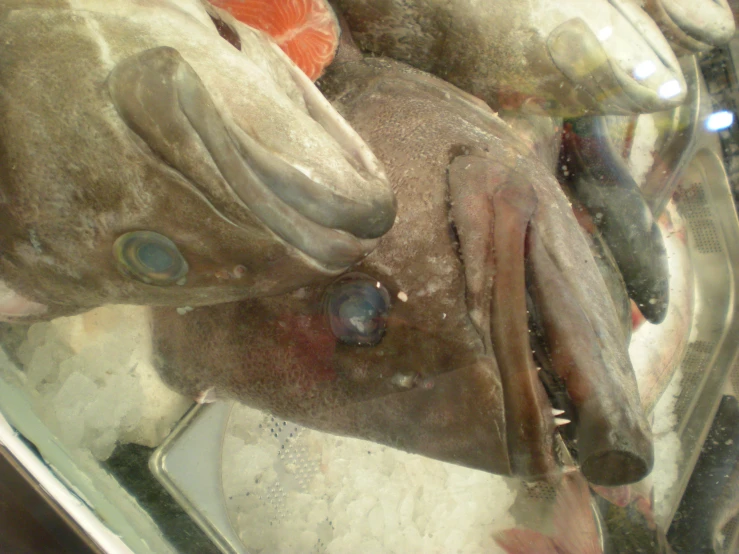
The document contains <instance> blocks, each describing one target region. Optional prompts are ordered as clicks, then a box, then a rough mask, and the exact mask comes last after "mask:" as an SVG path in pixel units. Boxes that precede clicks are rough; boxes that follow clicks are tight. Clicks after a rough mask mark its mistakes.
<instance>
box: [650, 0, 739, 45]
mask: <svg viewBox="0 0 739 554" xmlns="http://www.w3.org/2000/svg"><path fill="white" fill-rule="evenodd" d="M656 3H657V4H659V5H660V6H661V7H662V9H663V10H664V12H665V13H666V14H667V16H668V17H669V18H670V22H671V23H672V24H673V25H675V26H676V27H678V29H680V31H682V32H683V33H685V34H686V35H687V36H688V37H690V38H691V39H693V40H696V41H698V42H701V43H703V44H705V45H707V46H719V45H721V44H725V43H726V42H729V40H731V37H732V36H733V35H734V32H735V31H736V24H735V22H734V17H733V14H732V12H731V8H730V7H729V5H728V3H727V2H726V0H709V1H704V2H700V3H695V5H694V4H691V5H689V6H688V9H687V10H685V9H684V7H685V4H684V3H683V2H679V1H675V0H672V1H670V0H667V1H665V0H656ZM681 4H683V6H680V5H681ZM678 6H680V7H678ZM681 8H683V9H681ZM691 8H692V9H694V10H695V12H697V13H695V12H693V13H691V12H692V10H691ZM707 11H711V12H712V13H711V15H712V16H713V17H712V19H713V20H714V21H715V22H718V25H716V26H714V27H711V28H710V29H708V28H706V27H705V26H704V25H702V24H696V23H695V22H696V20H697V21H704V20H705V19H706V17H705V15H706V12H707ZM696 15H700V16H703V17H695V16H696Z"/></svg>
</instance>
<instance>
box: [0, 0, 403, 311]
mask: <svg viewBox="0 0 739 554" xmlns="http://www.w3.org/2000/svg"><path fill="white" fill-rule="evenodd" d="M0 38H1V40H2V41H3V44H4V45H5V47H4V48H3V51H2V53H0V60H1V61H2V67H3V68H4V69H3V70H1V71H0V183H1V184H0V320H5V321H16V322H20V321H22V322H31V321H37V320H43V319H52V318H54V317H59V316H62V315H71V314H75V313H81V312H84V311H86V310H89V309H92V308H94V307H96V306H100V305H103V304H142V305H166V306H176V307H182V308H185V307H192V306H199V305H204V304H212V303H218V302H228V301H236V300H239V299H243V298H250V297H256V296H264V295H273V294H280V293H283V292H285V291H288V290H294V289H296V288H299V287H301V286H303V285H305V284H307V283H312V282H322V281H324V280H332V279H333V278H335V277H336V276H337V275H339V274H341V273H342V272H344V271H345V270H346V269H347V268H349V267H351V266H352V265H353V264H354V263H356V262H357V261H359V260H361V259H363V258H364V257H365V256H366V255H367V254H368V253H369V252H370V251H371V250H372V249H373V248H374V247H375V246H376V244H377V240H378V238H379V237H380V236H382V235H383V234H384V233H386V232H387V230H388V229H389V228H390V227H391V226H392V224H393V221H394V218H395V209H396V208H395V198H394V195H393V192H392V189H391V187H390V184H389V182H388V180H387V176H386V175H385V173H384V169H383V168H382V166H381V164H380V163H379V161H378V160H377V158H376V157H375V156H374V154H373V153H372V152H371V150H370V149H369V147H368V146H367V145H366V143H365V142H364V141H363V140H362V139H360V137H359V136H358V135H357V133H356V132H355V131H354V130H353V129H352V128H351V127H350V126H349V125H348V124H347V123H346V121H345V120H344V119H343V118H342V117H341V116H340V115H339V114H338V113H337V112H336V110H334V109H333V108H332V107H331V106H330V104H329V103H328V102H327V101H326V100H325V98H324V97H323V96H322V95H321V94H320V92H319V91H318V90H317V89H316V88H315V86H314V85H313V83H312V82H311V81H310V80H309V79H308V78H307V77H306V76H305V74H304V73H303V72H301V71H300V70H299V69H298V68H297V67H296V66H295V65H294V64H293V63H292V62H291V61H290V60H289V58H288V57H287V56H286V55H285V54H284V53H283V52H282V51H281V50H280V49H279V48H278V47H277V46H276V45H275V44H274V42H273V41H272V40H271V39H270V38H269V37H268V36H267V35H265V34H264V33H263V32H261V31H259V30H256V29H252V28H250V27H248V26H246V25H244V24H242V23H240V22H238V21H236V20H234V19H233V17H231V16H230V15H228V14H227V13H225V12H223V11H222V10H219V9H217V8H215V7H213V6H211V5H210V4H209V3H207V2H201V1H199V0H182V1H174V0H157V1H154V2H141V1H138V0H122V1H120V2H106V1H101V0H80V1H75V2H64V1H61V0H33V1H30V2H16V1H11V0H4V1H3V2H0Z"/></svg>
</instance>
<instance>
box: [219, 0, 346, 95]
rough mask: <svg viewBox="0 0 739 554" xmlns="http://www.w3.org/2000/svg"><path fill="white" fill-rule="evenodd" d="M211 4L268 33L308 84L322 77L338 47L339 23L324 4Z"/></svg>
mask: <svg viewBox="0 0 739 554" xmlns="http://www.w3.org/2000/svg"><path fill="white" fill-rule="evenodd" d="M210 2H211V4H213V5H214V6H218V7H219V8H222V9H224V10H226V11H227V12H228V13H230V14H231V15H233V16H234V17H235V18H236V19H238V20H239V21H241V22H242V23H245V24H246V25H248V26H250V27H253V28H255V29H259V30H261V31H264V32H265V33H267V34H268V35H269V36H270V37H272V39H273V40H274V41H276V42H277V44H278V45H279V46H280V48H282V50H283V51H284V52H285V54H287V55H288V56H289V57H290V59H291V60H292V61H294V62H295V63H296V64H297V66H298V67H299V68H300V69H302V70H303V72H304V73H305V74H306V75H307V76H308V78H309V79H310V80H311V81H315V80H316V79H318V78H319V77H320V76H321V75H322V74H323V71H324V69H325V68H326V67H327V66H328V65H329V64H330V63H331V61H332V60H333V58H334V54H335V53H336V49H337V48H338V46H339V22H338V20H337V19H336V14H334V11H333V9H332V8H331V6H329V5H328V3H326V2H325V1H324V0H289V1H284V0H283V1H275V0H210Z"/></svg>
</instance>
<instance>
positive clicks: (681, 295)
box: [629, 202, 696, 414]
mask: <svg viewBox="0 0 739 554" xmlns="http://www.w3.org/2000/svg"><path fill="white" fill-rule="evenodd" d="M677 206H678V205H677V204H676V203H675V202H669V203H668V204H667V206H666V207H665V210H664V211H663V212H662V215H661V216H660V217H659V219H658V220H657V225H658V227H659V230H660V233H661V234H662V236H663V237H664V243H665V249H666V252H667V262H668V264H669V273H670V304H669V306H668V307H667V313H666V314H665V318H664V320H663V321H662V323H660V324H658V325H655V324H653V323H651V322H648V321H644V320H637V321H636V322H635V323H636V327H635V328H634V330H633V332H632V337H631V342H630V344H629V357H630V358H631V361H632V364H633V366H634V373H635V375H636V382H637V383H638V384H639V396H640V397H641V400H642V408H644V411H645V412H646V413H648V414H649V413H651V412H652V410H653V409H654V407H655V405H656V404H657V401H658V400H659V399H660V398H661V397H662V393H663V392H664V391H665V389H666V388H667V386H668V385H669V384H670V381H671V380H672V378H673V376H674V374H675V370H676V369H677V368H678V367H679V365H680V362H681V361H682V360H683V358H684V357H685V353H686V351H687V347H688V341H689V338H690V333H691V329H692V325H693V320H694V316H695V310H696V290H695V280H694V276H693V261H692V260H691V257H690V251H689V248H688V231H687V224H686V222H685V220H684V219H683V218H682V217H680V213H679V209H678V207H677Z"/></svg>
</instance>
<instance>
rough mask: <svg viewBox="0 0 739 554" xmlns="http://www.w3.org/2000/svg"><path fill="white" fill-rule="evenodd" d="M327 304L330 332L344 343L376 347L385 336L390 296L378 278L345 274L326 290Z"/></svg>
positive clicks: (325, 301)
mask: <svg viewBox="0 0 739 554" xmlns="http://www.w3.org/2000/svg"><path fill="white" fill-rule="evenodd" d="M324 305H325V308H326V316H327V317H328V320H329V324H330V326H331V332H332V333H333V334H334V336H336V338H337V339H339V340H340V341H341V342H343V343H345V344H350V345H355V346H374V345H376V344H378V343H379V342H380V341H381V340H382V337H383V336H384V335H385V329H386V328H387V316H388V312H389V311H390V295H389V294H388V292H387V290H386V289H385V287H383V286H382V285H381V284H380V282H379V281H377V280H376V279H372V278H371V277H369V276H367V275H364V274H361V273H351V274H349V275H346V276H344V277H342V278H341V279H339V280H338V281H336V282H335V283H334V284H333V285H331V286H330V287H329V288H328V290H326V296H325V300H324Z"/></svg>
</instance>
